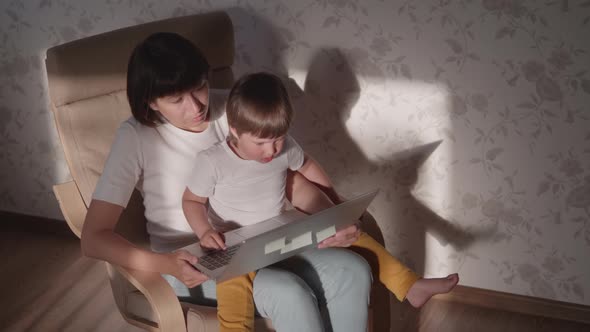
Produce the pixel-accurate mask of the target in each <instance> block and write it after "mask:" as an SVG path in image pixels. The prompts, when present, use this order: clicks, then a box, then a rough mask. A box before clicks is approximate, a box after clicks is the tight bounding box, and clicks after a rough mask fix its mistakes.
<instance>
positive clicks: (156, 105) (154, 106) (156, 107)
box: [148, 101, 160, 112]
mask: <svg viewBox="0 0 590 332" xmlns="http://www.w3.org/2000/svg"><path fill="white" fill-rule="evenodd" d="M148 105H149V106H150V108H151V109H152V110H154V111H156V112H159V111H160V108H159V107H158V104H156V102H155V101H152V102H150V103H149V104H148Z"/></svg>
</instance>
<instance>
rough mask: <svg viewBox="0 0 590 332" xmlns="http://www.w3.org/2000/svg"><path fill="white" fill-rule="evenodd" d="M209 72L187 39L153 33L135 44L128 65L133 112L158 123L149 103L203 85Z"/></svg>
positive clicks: (149, 123)
mask: <svg viewBox="0 0 590 332" xmlns="http://www.w3.org/2000/svg"><path fill="white" fill-rule="evenodd" d="M208 73H209V63H208V62H207V59H205V56H203V54H202V53H201V51H200V50H199V49H198V48H197V47H196V46H195V45H194V44H193V43H192V42H190V41H189V40H187V39H186V38H184V37H182V36H180V35H178V34H175V33H171V32H158V33H154V34H152V35H150V36H149V37H147V38H146V39H145V40H144V41H142V42H141V43H139V44H138V45H137V46H136V47H135V49H134V50H133V53H132V54H131V57H130V58H129V64H128V66H127V99H128V100H129V106H130V107H131V113H132V114H133V116H134V117H135V119H137V121H139V122H140V123H142V124H144V125H146V126H150V127H155V126H157V125H158V124H160V123H162V119H161V118H160V115H159V113H158V112H156V111H154V110H152V109H151V108H150V106H149V104H150V103H151V102H153V101H154V100H156V98H159V97H163V96H167V95H171V94H176V93H181V92H184V91H187V90H189V89H191V88H194V87H197V86H200V85H202V84H203V83H204V82H205V81H206V80H207V79H208Z"/></svg>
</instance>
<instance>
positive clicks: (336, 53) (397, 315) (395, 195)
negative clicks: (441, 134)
mask: <svg viewBox="0 0 590 332" xmlns="http://www.w3.org/2000/svg"><path fill="white" fill-rule="evenodd" d="M227 11H228V13H229V14H230V16H231V17H232V21H233V22H234V25H236V45H237V46H238V49H240V48H241V49H242V50H243V51H244V53H248V52H251V54H260V55H261V57H262V58H263V59H257V64H254V63H247V64H246V66H245V67H246V68H245V69H246V70H245V71H246V72H252V71H259V70H266V71H271V72H274V73H275V74H278V75H280V76H283V77H284V78H285V79H286V81H287V83H288V84H287V85H288V90H289V93H290V95H291V98H292V101H293V104H294V106H295V109H296V115H295V121H294V126H293V128H292V130H291V134H292V135H293V136H294V137H295V138H296V139H297V141H298V142H299V143H300V144H301V145H302V147H303V148H304V150H305V151H306V152H307V153H309V154H310V155H311V156H313V157H314V158H315V159H316V160H317V161H318V162H319V163H320V164H321V165H322V166H323V167H324V168H325V169H326V171H327V172H328V174H329V175H330V177H331V178H332V179H333V180H334V182H335V184H336V186H337V187H338V186H339V185H347V184H349V185H350V184H352V185H353V186H354V188H355V190H357V191H358V192H359V193H360V192H364V191H368V190H371V189H375V188H381V189H382V192H381V193H380V195H379V196H378V198H377V199H376V203H378V204H380V205H381V207H380V211H379V215H380V216H385V217H380V218H377V219H372V218H371V219H369V220H367V223H366V225H365V226H366V229H367V232H368V233H369V234H370V235H372V236H373V237H374V238H376V239H377V240H378V241H380V242H381V243H382V244H385V245H387V247H388V250H389V251H390V252H391V253H392V254H394V255H395V256H396V257H398V258H399V259H400V260H401V261H402V262H404V263H405V264H407V265H408V266H409V267H411V268H412V269H413V270H414V271H416V272H417V273H418V274H420V275H423V273H424V270H425V259H426V234H427V233H429V234H431V235H432V236H433V237H435V238H436V239H437V240H438V241H439V242H440V243H441V244H442V245H444V246H446V245H452V246H453V247H454V248H455V249H457V250H461V249H465V248H467V247H468V246H469V245H471V244H472V243H474V242H475V241H476V240H482V239H484V238H486V237H488V236H489V235H490V234H492V233H493V232H491V231H490V232H483V233H482V232H480V233H478V234H474V233H470V232H467V231H466V230H464V229H462V228H461V227H459V226H457V225H454V224H453V223H451V222H449V221H447V220H445V219H444V218H442V217H440V216H439V215H437V214H436V213H435V212H434V211H432V210H431V209H429V208H428V207H427V206H426V205H425V204H423V203H422V202H420V201H419V200H418V199H416V198H415V197H414V196H413V195H412V188H413V186H414V185H415V184H416V181H417V180H418V174H419V168H420V167H421V166H422V164H423V163H424V161H425V160H426V159H427V158H428V157H429V156H430V155H431V154H432V153H433V152H434V151H435V149H436V148H437V147H438V146H439V145H440V144H441V141H435V142H429V143H427V144H423V145H420V146H416V147H414V148H411V149H408V150H406V151H400V152H398V153H395V154H392V155H391V156H387V157H386V158H381V159H380V160H379V161H373V160H370V159H369V158H368V157H367V156H366V155H365V154H364V153H363V151H362V149H361V148H360V147H359V145H358V144H357V143H356V142H355V140H354V139H353V138H352V137H351V135H350V134H349V131H348V129H347V127H346V123H347V121H348V120H349V118H350V116H351V113H352V112H353V111H354V109H355V106H356V104H357V102H358V100H359V97H360V96H361V93H362V91H361V88H360V84H359V81H358V79H357V74H356V73H357V72H359V71H358V70H357V69H358V68H355V64H354V63H353V62H352V61H349V59H347V57H346V56H345V55H344V53H343V52H342V51H341V50H339V49H337V48H325V49H319V50H317V51H316V52H315V53H314V54H313V55H312V57H311V60H310V62H309V65H308V66H307V67H306V68H305V69H304V70H306V71H307V75H306V79H305V82H304V84H303V86H302V87H301V86H299V85H297V83H296V82H295V81H294V80H292V79H288V77H289V71H288V68H287V63H286V61H285V58H284V57H285V54H284V50H285V49H286V48H287V47H288V43H287V42H286V41H284V40H283V38H281V35H280V32H279V31H277V29H276V28H275V27H273V26H272V24H270V23H269V22H268V21H266V20H265V19H263V18H261V17H258V16H257V15H256V14H253V13H249V12H247V11H245V10H244V9H241V8H230V9H228V10H227ZM240 22H250V23H251V22H254V24H253V26H255V29H256V31H255V32H254V33H255V34H256V35H257V36H259V37H260V38H257V40H245V39H242V38H243V37H242V31H240V29H241V27H242V26H245V24H243V25H242V24H241V23H240ZM252 33H253V32H252V31H249V32H248V33H246V32H243V35H244V37H246V36H248V35H252ZM260 50H265V52H264V53H260V52H259V51H260ZM238 52H239V51H238ZM239 56H240V55H239V54H237V57H239ZM297 69H300V68H297ZM236 76H239V73H238V75H236ZM381 79H388V78H387V77H382V78H381ZM373 205H375V204H373ZM383 207H384V208H383ZM384 235H385V236H384ZM385 239H390V240H393V241H389V243H386V241H385ZM375 284H376V285H375V287H374V289H373V293H372V295H373V298H372V303H373V317H374V323H373V324H374V326H373V330H374V331H389V329H390V327H391V325H392V323H393V324H394V325H395V324H397V323H400V322H401V319H402V318H403V321H404V322H406V323H407V322H408V321H413V322H417V321H418V320H419V311H418V310H415V309H413V308H411V307H410V306H409V304H407V302H404V303H399V302H398V301H396V300H395V299H394V300H392V301H391V303H390V296H389V292H388V291H387V289H385V288H384V287H383V286H382V285H381V284H380V283H378V282H377V283H375ZM390 313H392V314H393V315H392V314H390ZM392 319H393V321H392ZM410 326H418V324H410ZM395 328H396V329H397V328H398V327H397V326H396V327H395Z"/></svg>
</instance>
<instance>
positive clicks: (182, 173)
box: [93, 90, 228, 252]
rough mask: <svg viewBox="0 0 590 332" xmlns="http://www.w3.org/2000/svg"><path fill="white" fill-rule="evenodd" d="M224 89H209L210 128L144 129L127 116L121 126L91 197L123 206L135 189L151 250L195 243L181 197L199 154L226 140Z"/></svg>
mask: <svg viewBox="0 0 590 332" xmlns="http://www.w3.org/2000/svg"><path fill="white" fill-rule="evenodd" d="M227 94H228V92H227V91H225V90H224V91H220V90H218V91H215V90H211V91H210V97H209V99H210V102H209V105H210V112H211V119H214V120H211V122H210V124H209V126H208V128H207V129H206V130H205V131H203V132H201V133H193V132H189V131H185V130H182V129H179V128H177V127H175V126H174V125H172V124H170V123H164V124H162V125H159V126H157V127H155V128H151V127H147V126H144V125H142V124H140V123H139V122H137V120H135V119H134V118H129V119H128V120H126V121H125V122H123V123H122V124H121V126H120V127H119V130H118V132H117V136H116V138H115V141H114V143H113V145H112V146H111V151H110V153H109V156H108V159H107V161H106V164H105V167H104V170H103V173H102V175H101V177H100V179H99V181H98V183H97V185H96V189H95V191H94V194H93V199H97V200H102V201H106V202H109V203H113V204H116V205H119V206H122V207H126V206H127V203H128V202H129V198H130V197H131V194H132V192H133V189H134V188H137V189H138V190H139V191H140V192H141V194H142V196H143V202H144V205H145V217H146V219H147V231H148V233H149V235H150V243H151V247H152V249H153V250H154V251H159V252H166V251H170V250H173V249H176V248H178V247H179V246H182V245H183V244H186V243H187V242H188V241H196V236H195V234H194V232H193V230H192V229H191V228H190V226H189V224H188V222H187V221H186V218H185V217H184V214H183V212H182V194H183V193H184V189H185V188H186V181H187V177H188V176H189V175H190V174H191V172H192V170H193V167H194V164H195V157H196V155H197V153H198V152H200V151H203V150H205V149H208V148H210V147H211V146H213V145H215V144H216V143H219V142H223V141H225V137H226V136H227V133H228V127H227V119H226V117H225V113H224V110H225V101H226V100H227Z"/></svg>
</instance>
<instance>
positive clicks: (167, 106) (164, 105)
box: [150, 81, 209, 132]
mask: <svg viewBox="0 0 590 332" xmlns="http://www.w3.org/2000/svg"><path fill="white" fill-rule="evenodd" d="M150 107H151V108H152V109H153V110H154V111H156V112H160V114H161V115H162V116H163V117H164V118H166V120H168V122H170V123H171V124H172V125H174V126H175V127H178V128H180V129H184V130H188V131H194V132H201V131H203V130H205V129H207V125H208V123H209V122H208V113H209V83H208V82H207V81H205V82H204V83H203V84H201V85H199V86H197V87H194V88H192V89H190V90H188V91H184V92H180V93H177V94H172V95H168V96H164V97H160V98H156V100H154V101H153V102H151V103H150Z"/></svg>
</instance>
